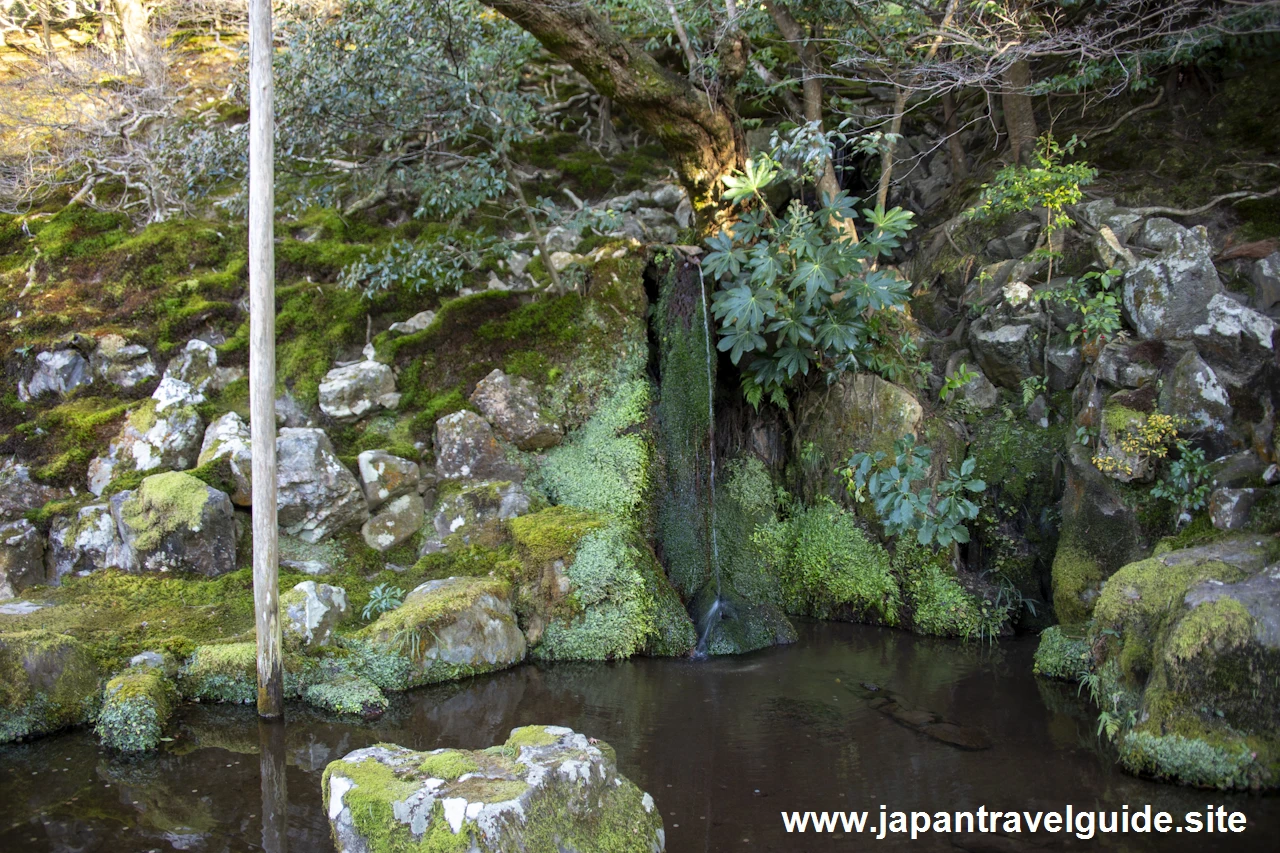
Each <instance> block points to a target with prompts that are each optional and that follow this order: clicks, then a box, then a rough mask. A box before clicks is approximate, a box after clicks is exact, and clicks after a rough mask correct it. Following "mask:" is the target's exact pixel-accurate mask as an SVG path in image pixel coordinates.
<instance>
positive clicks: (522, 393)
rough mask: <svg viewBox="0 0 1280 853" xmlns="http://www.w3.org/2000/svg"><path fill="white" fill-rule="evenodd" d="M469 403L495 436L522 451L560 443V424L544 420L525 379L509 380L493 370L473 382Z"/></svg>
mask: <svg viewBox="0 0 1280 853" xmlns="http://www.w3.org/2000/svg"><path fill="white" fill-rule="evenodd" d="M471 402H472V403H474V404H475V406H476V408H478V409H479V410H480V411H481V412H483V413H484V416H485V418H486V419H488V421H489V423H490V424H492V425H493V428H494V429H495V430H497V431H498V434H499V435H501V436H502V437H503V438H505V439H506V440H507V441H510V442H511V443H512V444H514V445H515V446H516V447H518V448H520V449H521V450H545V449H547V448H548V447H554V446H556V445H557V444H559V443H560V440H561V438H562V437H563V430H561V429H560V425H559V424H557V423H554V422H553V421H551V420H549V419H547V418H544V417H543V415H542V411H541V407H540V406H539V405H538V395H537V392H536V391H535V390H534V388H533V383H531V382H530V381H529V380H528V379H524V378H521V377H518V376H517V377H515V378H514V379H512V378H511V377H509V376H507V375H506V374H505V373H503V372H502V370H500V369H497V368H495V369H494V370H493V371H492V372H491V373H490V374H489V375H488V376H486V377H485V378H484V379H481V380H480V381H479V382H478V383H476V390H475V391H473V392H472V393H471Z"/></svg>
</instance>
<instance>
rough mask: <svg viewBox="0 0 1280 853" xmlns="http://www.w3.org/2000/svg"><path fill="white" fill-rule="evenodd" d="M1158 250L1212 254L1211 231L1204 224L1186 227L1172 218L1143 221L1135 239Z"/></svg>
mask: <svg viewBox="0 0 1280 853" xmlns="http://www.w3.org/2000/svg"><path fill="white" fill-rule="evenodd" d="M1133 242H1134V243H1135V244H1136V245H1138V246H1140V247H1142V248H1144V249H1151V250H1153V251H1156V252H1165V253H1171V254H1182V255H1212V254H1213V247H1212V246H1211V245H1210V243H1209V232H1208V231H1206V230H1205V228H1204V226H1203V225H1198V226H1196V227H1195V228H1184V227H1183V226H1181V225H1179V224H1178V223H1176V222H1174V221H1173V220H1172V219H1165V218H1163V217H1159V216H1157V217H1154V218H1152V219H1148V220H1147V221H1146V222H1144V223H1142V227H1141V228H1140V229H1139V230H1138V233H1137V236H1136V237H1135V238H1134V241H1133Z"/></svg>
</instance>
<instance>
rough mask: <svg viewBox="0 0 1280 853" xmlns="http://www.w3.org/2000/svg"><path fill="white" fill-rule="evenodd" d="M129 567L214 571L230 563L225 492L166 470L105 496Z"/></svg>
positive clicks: (231, 530)
mask: <svg viewBox="0 0 1280 853" xmlns="http://www.w3.org/2000/svg"><path fill="white" fill-rule="evenodd" d="M111 516H112V518H114V519H115V522H116V527H117V528H118V529H119V531H120V539H121V542H122V546H123V547H122V552H123V554H124V555H125V560H126V561H127V564H128V566H127V568H128V570H129V571H135V572H174V571H182V572H192V573H195V574H200V575H205V576H206V577H217V576H218V575H223V574H226V573H227V572H230V571H232V570H234V569H235V567H236V524H235V509H234V508H233V507H232V505H231V498H229V497H228V496H227V494H226V492H222V491H219V490H218V489H215V488H213V487H212V486H209V485H206V484H205V483H204V482H203V481H201V480H197V479H196V478H195V477H192V476H191V475H190V474H184V473H182V472H179V471H170V472H168V473H165V474H155V475H152V476H150V477H147V478H146V479H144V480H143V481H142V483H141V484H140V485H139V486H138V488H137V489H136V490H135V491H126V492H118V493H116V494H115V495H112V497H111Z"/></svg>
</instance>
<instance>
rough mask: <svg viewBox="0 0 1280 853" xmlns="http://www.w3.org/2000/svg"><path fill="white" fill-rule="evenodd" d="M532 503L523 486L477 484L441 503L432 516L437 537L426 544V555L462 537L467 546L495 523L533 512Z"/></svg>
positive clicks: (424, 543) (423, 544)
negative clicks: (456, 535)
mask: <svg viewBox="0 0 1280 853" xmlns="http://www.w3.org/2000/svg"><path fill="white" fill-rule="evenodd" d="M531 503H532V502H531V501H530V499H529V495H528V494H526V493H525V491H524V489H522V488H521V487H520V486H519V484H516V483H507V482H495V483H476V484H474V485H468V486H465V487H464V488H462V489H461V490H460V491H458V492H457V493H455V494H452V495H450V496H449V497H447V498H445V499H443V500H441V501H440V502H439V503H438V504H437V505H436V507H435V510H434V512H433V517H432V522H431V524H432V528H433V530H434V534H435V535H434V536H433V537H430V538H428V539H426V540H424V541H423V543H422V553H424V554H429V553H434V552H436V551H440V550H441V549H443V547H444V544H443V543H444V542H445V540H446V539H447V538H448V537H450V536H452V535H454V534H459V535H460V536H461V537H462V542H463V544H470V542H471V538H472V536H474V535H475V534H476V533H477V532H478V531H480V530H481V529H484V528H486V527H487V526H489V525H492V524H493V523H495V522H502V521H509V520H510V519H513V518H516V517H518V516H521V515H525V514H526V513H528V512H529V509H530V506H531Z"/></svg>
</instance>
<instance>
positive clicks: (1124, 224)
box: [1076, 198, 1142, 243]
mask: <svg viewBox="0 0 1280 853" xmlns="http://www.w3.org/2000/svg"><path fill="white" fill-rule="evenodd" d="M1076 211H1077V213H1078V214H1079V216H1080V218H1081V219H1082V220H1083V221H1084V222H1086V223H1087V224H1088V225H1089V226H1090V227H1091V228H1093V229H1094V230H1095V231H1098V230H1101V229H1102V228H1103V226H1106V227H1108V228H1110V229H1111V231H1112V233H1114V234H1115V235H1116V237H1118V238H1119V240H1120V242H1121V243H1128V242H1129V241H1130V240H1132V239H1133V235H1134V234H1135V233H1137V230H1138V227H1139V226H1140V225H1141V224H1142V217H1141V216H1140V215H1138V214H1137V213H1134V212H1133V211H1132V210H1130V209H1129V208H1127V207H1118V206H1117V205H1116V201H1115V199H1113V198H1102V199H1098V200H1097V201H1091V202H1089V203H1088V204H1082V205H1080V206H1079V207H1077V208H1076Z"/></svg>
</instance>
